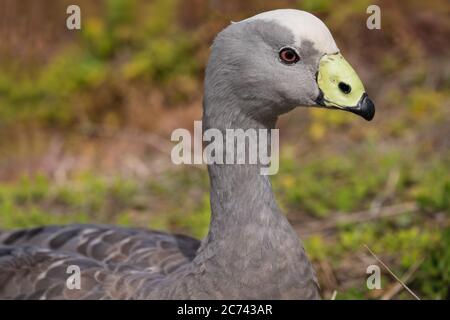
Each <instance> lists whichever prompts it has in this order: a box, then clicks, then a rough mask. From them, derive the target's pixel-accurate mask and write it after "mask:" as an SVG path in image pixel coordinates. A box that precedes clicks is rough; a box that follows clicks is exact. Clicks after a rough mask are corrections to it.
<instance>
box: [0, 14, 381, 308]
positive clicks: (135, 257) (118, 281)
mask: <svg viewBox="0 0 450 320" xmlns="http://www.w3.org/2000/svg"><path fill="white" fill-rule="evenodd" d="M180 63H182V62H180ZM297 106H316V107H319V108H327V109H340V110H346V111H349V112H352V113H354V114H357V115H359V116H361V117H363V118H364V119H366V120H371V119H372V118H373V116H374V113H375V108H374V104H373V102H372V101H371V100H370V99H369V97H368V95H367V93H366V92H365V90H364V87H363V84H362V82H361V80H360V79H359V77H358V75H357V74H356V72H355V71H354V70H353V68H352V67H351V66H350V64H349V63H348V62H347V61H346V60H345V59H344V57H343V56H342V54H341V53H340V51H339V49H338V47H337V45H336V43H335V41H334V39H333V37H332V35H331V33H330V31H329V30H328V28H327V27H326V25H325V24H324V23H323V22H322V21H321V20H320V19H318V18H317V17H315V16H314V15H312V14H310V13H307V12H304V11H299V10H293V9H280V10H274V11H268V12H264V13H260V14H258V15H255V16H253V17H250V18H248V19H245V20H242V21H239V22H234V23H231V24H230V25H229V26H227V27H226V28H225V29H224V30H222V31H221V32H220V33H219V34H218V35H217V37H216V38H215V40H214V42H213V44H212V46H211V52H210V57H209V61H208V64H207V68H206V71H205V83H204V99H203V129H204V130H206V129H209V128H216V129H218V130H221V131H224V130H227V129H233V128H234V129H273V128H275V125H276V122H277V119H278V117H279V116H280V115H282V114H285V113H287V112H289V111H291V110H293V109H294V108H296V107H297ZM259 167H260V165H259V164H235V165H233V164H217V163H215V164H214V163H213V164H209V165H208V174H209V178H210V186H211V192H210V204H211V221H210V227H209V232H208V234H207V236H206V237H205V238H204V239H203V240H202V241H199V240H196V239H193V238H191V237H188V236H184V235H178V234H168V233H164V232H158V231H152V230H147V229H142V228H124V227H118V226H109V225H97V224H87V225H64V226H42V227H35V228H29V229H20V230H13V231H3V232H2V233H0V298H2V299H320V298H321V297H320V290H319V285H318V281H317V279H316V275H315V272H314V269H313V267H312V264H311V262H310V261H309V259H308V257H307V255H306V253H305V250H304V248H303V244H302V242H301V240H300V239H299V237H298V235H297V233H296V232H295V231H294V229H293V228H292V226H291V225H290V223H289V222H288V220H287V219H286V217H285V216H284V215H283V214H282V212H281V210H280V209H279V207H278V205H277V203H276V201H275V197H274V194H273V192H272V188H271V183H270V179H269V176H268V175H262V174H260V171H259V169H260V168H259ZM71 268H72V269H71ZM73 268H75V269H73ZM71 270H75V271H73V272H72V271H71ZM77 272H78V273H77ZM76 274H77V275H78V276H79V278H78V280H79V281H78V282H77V280H76V279H75V278H74V279H72V280H70V281H69V278H70V277H71V276H72V275H76Z"/></svg>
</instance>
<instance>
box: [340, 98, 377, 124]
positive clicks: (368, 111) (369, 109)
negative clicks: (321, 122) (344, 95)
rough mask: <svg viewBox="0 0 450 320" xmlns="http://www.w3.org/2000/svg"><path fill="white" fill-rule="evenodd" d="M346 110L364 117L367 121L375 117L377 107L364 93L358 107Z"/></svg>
mask: <svg viewBox="0 0 450 320" xmlns="http://www.w3.org/2000/svg"><path fill="white" fill-rule="evenodd" d="M345 110H347V111H350V112H353V113H354V114H357V115H359V116H361V117H363V118H364V119H365V120H367V121H370V120H372V119H373V117H374V116H375V105H374V104H373V102H372V100H370V99H369V96H368V95H367V93H364V94H363V95H362V97H361V99H359V102H358V105H357V106H356V107H353V108H346V109H345Z"/></svg>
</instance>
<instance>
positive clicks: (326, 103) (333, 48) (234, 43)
mask: <svg viewBox="0 0 450 320" xmlns="http://www.w3.org/2000/svg"><path fill="white" fill-rule="evenodd" d="M211 49H212V50H211V55H210V59H209V63H208V66H207V69H206V78H205V102H206V103H205V115H206V117H208V116H214V114H215V113H223V112H224V110H223V108H224V107H226V106H230V105H238V106H239V108H240V112H243V113H244V114H246V115H248V116H250V117H253V118H256V119H265V118H271V117H277V116H278V115H281V114H283V113H285V112H288V111H290V110H292V109H293V108H295V107H297V106H317V107H322V108H331V109H341V110H345V111H350V112H352V113H355V114H357V115H359V116H361V117H363V118H364V119H366V120H371V119H372V118H373V116H374V114H375V107H374V104H373V102H372V101H371V100H370V99H369V97H368V95H367V93H366V92H365V89H364V86H363V84H362V82H361V80H360V79H359V77H358V75H357V74H356V72H355V71H354V70H353V68H352V67H351V65H350V64H349V63H348V62H347V61H346V60H345V59H344V57H343V56H342V54H341V53H340V51H339V49H338V47H337V45H336V43H335V41H334V39H333V36H332V35H331V33H330V31H329V30H328V28H327V26H326V25H325V24H324V23H323V22H322V21H321V20H320V19H318V18H317V17H315V16H314V15H312V14H310V13H307V12H304V11H299V10H292V9H282V10H274V11H269V12H264V13H261V14H258V15H256V16H253V17H251V18H248V19H245V20H242V21H240V22H236V23H232V24H231V25H229V26H228V27H227V28H225V29H224V30H223V31H222V32H221V33H219V35H218V36H217V37H216V39H215V40H214V43H213V45H212V48H211ZM218 105H220V106H221V107H220V108H219V107H217V106H218ZM219 109H220V110H219ZM216 116H217V115H216Z"/></svg>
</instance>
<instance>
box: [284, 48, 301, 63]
mask: <svg viewBox="0 0 450 320" xmlns="http://www.w3.org/2000/svg"><path fill="white" fill-rule="evenodd" d="M280 59H281V61H283V62H284V63H286V64H294V63H296V62H298V61H299V60H300V57H299V56H298V54H297V52H295V50H294V49H291V48H283V49H281V51H280Z"/></svg>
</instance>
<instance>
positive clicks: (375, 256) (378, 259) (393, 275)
mask: <svg viewBox="0 0 450 320" xmlns="http://www.w3.org/2000/svg"><path fill="white" fill-rule="evenodd" d="M364 247H365V248H366V249H367V250H368V251H369V252H370V254H371V255H372V256H373V257H374V258H375V259H376V260H377V261H378V262H379V263H380V264H381V265H382V266H383V267H384V268H385V269H386V270H387V271H388V272H389V273H390V274H391V276H392V277H394V279H395V280H397V281H398V282H399V283H400V284H401V285H402V286H403V288H405V289H406V290H407V291H408V292H409V293H410V294H411V295H412V296H413V297H414V298H416V299H417V300H420V298H419V297H418V296H417V295H416V294H415V293H414V292H413V291H412V290H411V289H410V288H409V287H408V286H407V285H406V284H405V283H404V282H403V281H402V280H401V279H400V278H399V277H397V276H396V275H395V273H394V272H392V271H391V269H389V267H388V266H387V265H386V264H385V263H384V262H383V261H381V259H380V258H378V257H377V255H376V254H375V253H373V251H372V250H370V248H369V247H368V246H367V245H366V244H364Z"/></svg>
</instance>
